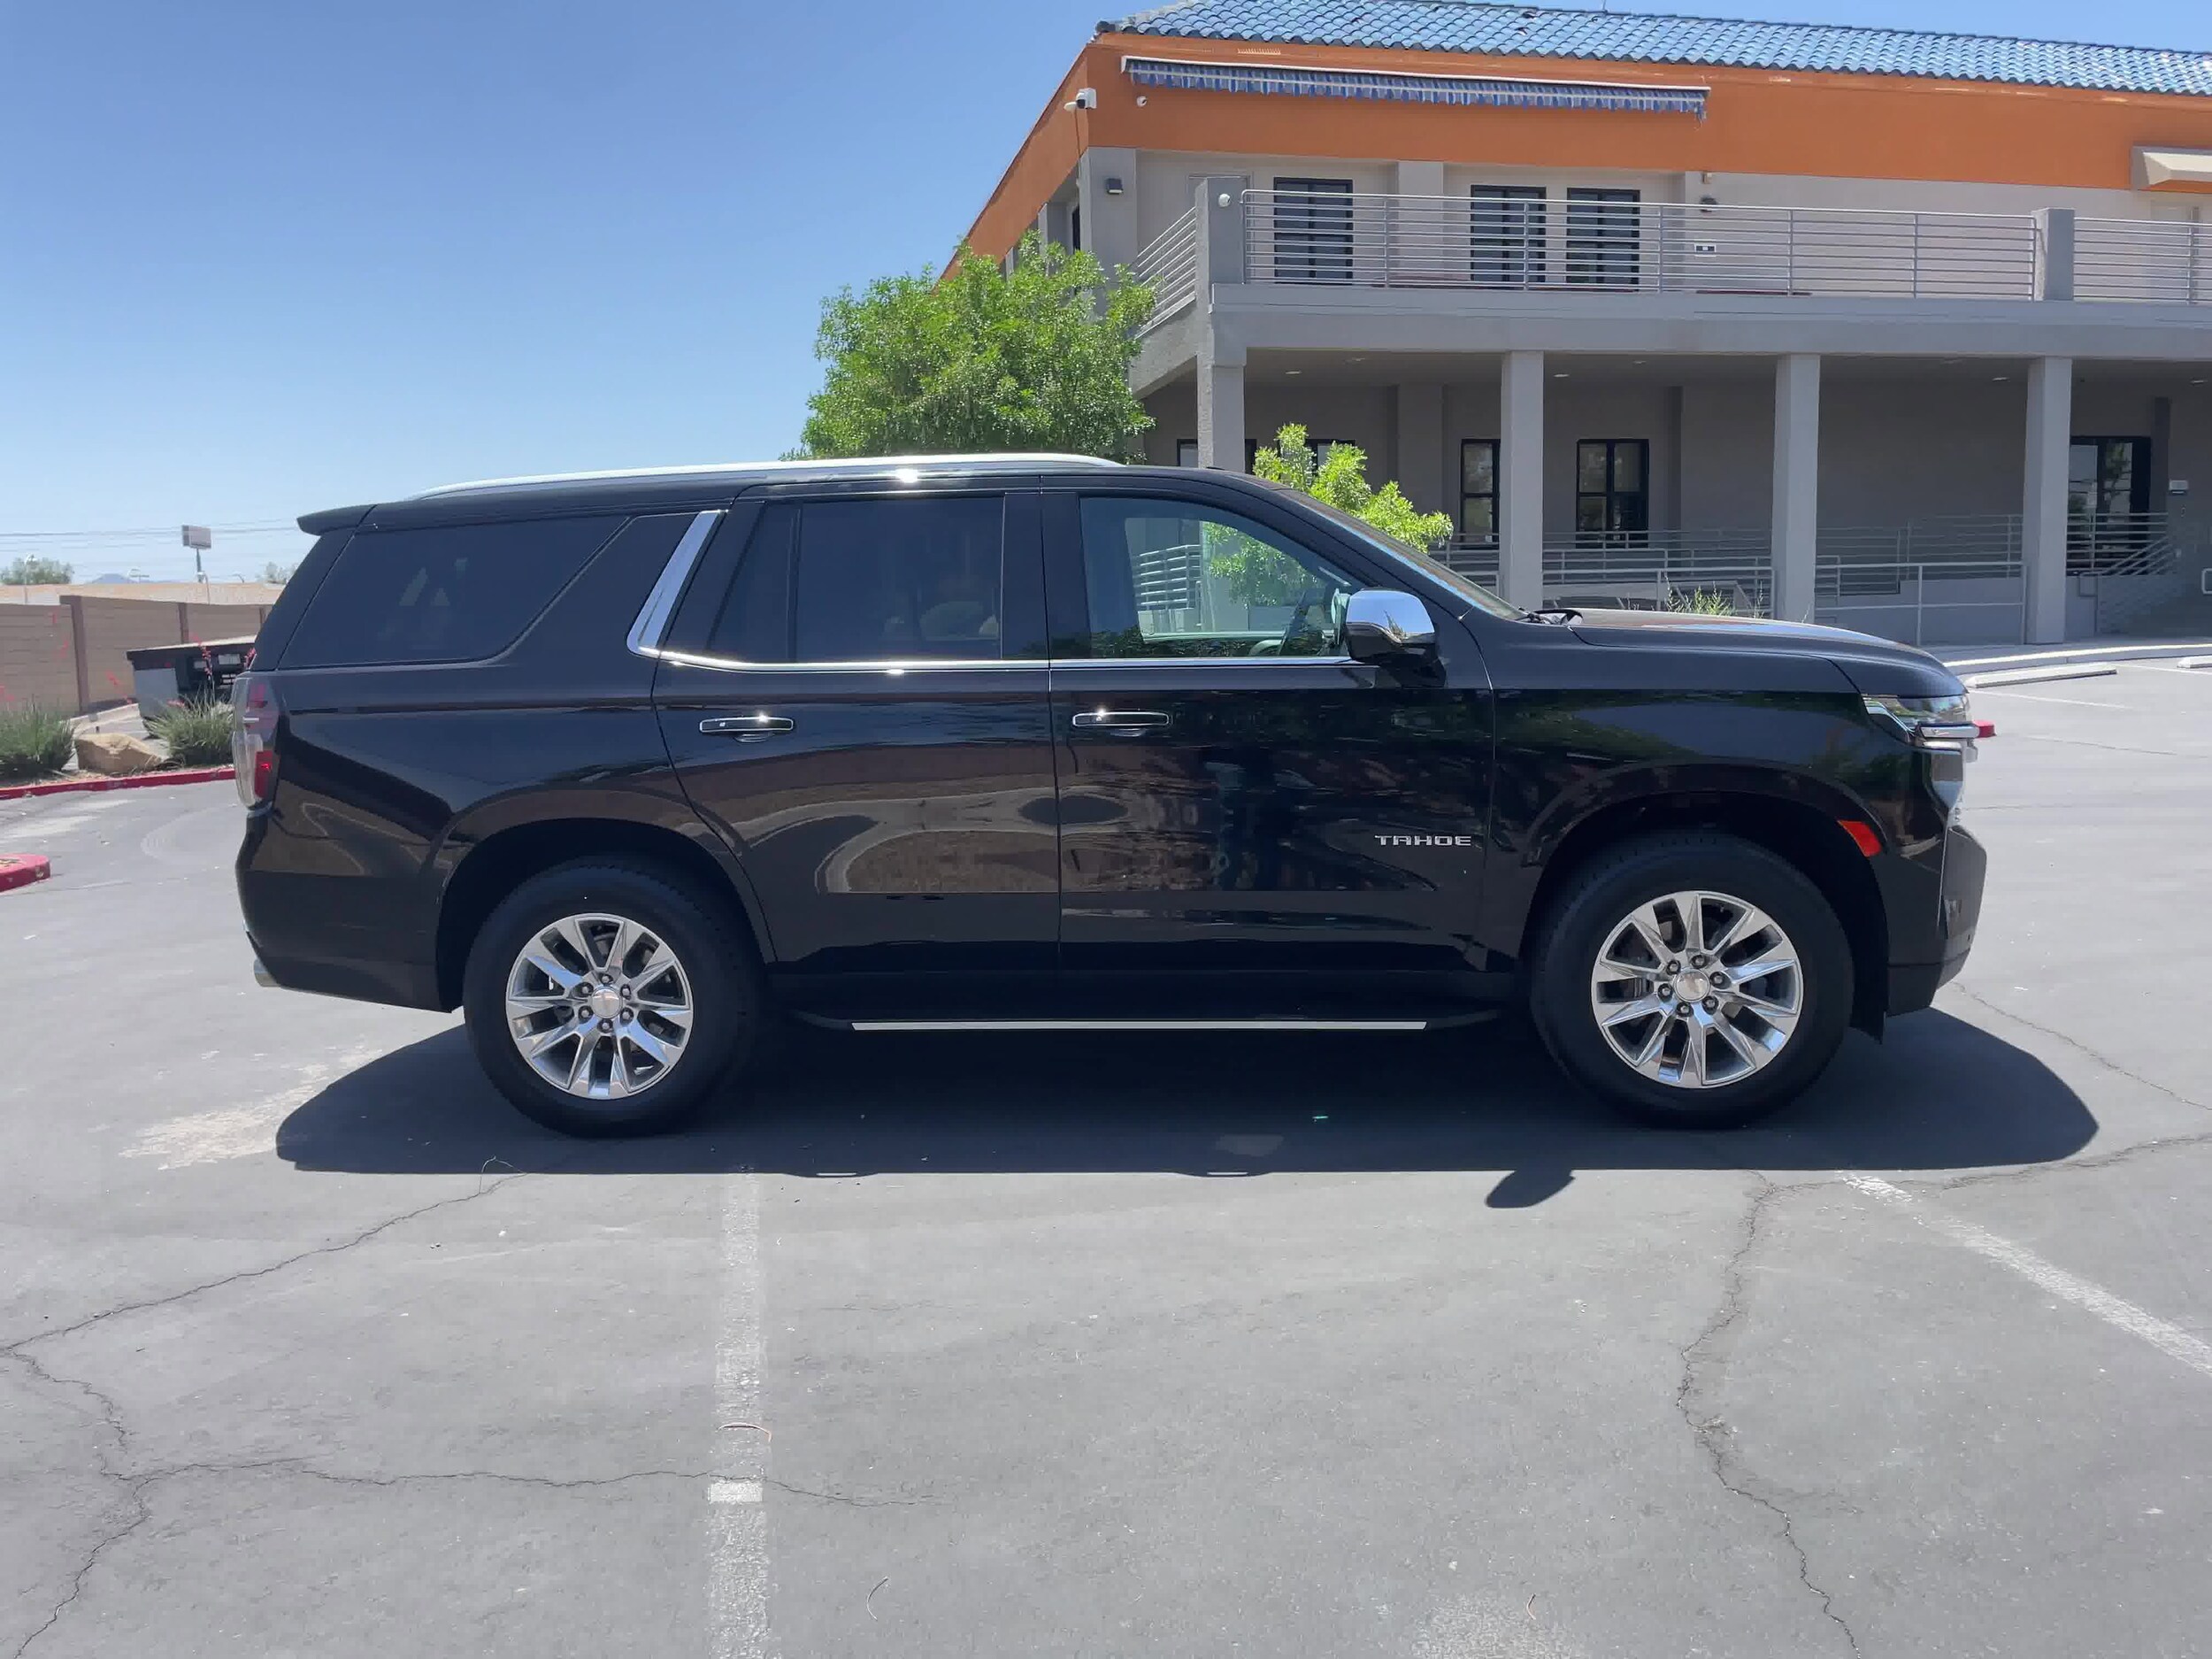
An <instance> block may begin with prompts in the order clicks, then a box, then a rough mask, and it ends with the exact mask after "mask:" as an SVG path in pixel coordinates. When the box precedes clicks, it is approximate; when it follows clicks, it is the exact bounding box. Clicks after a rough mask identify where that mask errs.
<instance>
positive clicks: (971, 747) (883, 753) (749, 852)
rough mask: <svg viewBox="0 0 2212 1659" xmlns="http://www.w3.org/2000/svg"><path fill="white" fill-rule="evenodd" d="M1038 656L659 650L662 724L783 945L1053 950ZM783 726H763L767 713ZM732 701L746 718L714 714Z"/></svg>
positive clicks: (790, 961)
mask: <svg viewBox="0 0 2212 1659" xmlns="http://www.w3.org/2000/svg"><path fill="white" fill-rule="evenodd" d="M1045 692H1046V675H1045V669H1044V665H1043V664H1034V665H1011V664H1010V665H1008V666H1005V667H991V668H983V667H962V668H933V667H927V666H914V667H910V668H906V669H904V670H902V671H883V670H877V671H867V670H857V671H853V672H791V671H783V672H778V671H776V670H773V669H752V670H726V669H717V668H707V667H700V666H696V665H693V664H677V663H668V664H663V665H662V669H661V673H660V679H659V680H658V682H657V687H656V692H655V695H656V701H657V704H658V706H659V712H660V720H661V730H662V733H664V736H665V737H666V739H667V742H668V749H669V753H670V755H671V756H672V757H673V759H674V761H675V764H676V767H677V772H678V775H679V776H680V778H681V779H682V780H683V783H684V788H685V790H686V792H687V794H688V795H690V797H691V800H692V803H693V804H694V805H695V807H697V809H698V810H699V811H700V813H701V814H702V816H703V817H704V818H706V819H707V820H708V821H709V822H710V824H712V825H713V826H714V827H715V828H716V829H717V830H718V831H719V832H720V833H722V834H723V835H725V836H726V838H727V839H728V841H729V842H730V844H731V846H732V847H733V848H734V849H736V850H737V852H738V854H739V856H741V858H742V859H743V861H744V864H745V868H746V871H747V873H748V874H749V877H750V878H751V880H752V883H753V887H754V890H755V892H756V893H757V895H758V896H759V900H760V903H761V906H762V910H763V912H764V915H765V916H766V918H767V922H768V928H769V933H770V935H771V940H772V946H773V949H774V952H775V956H776V959H777V961H778V963H779V964H780V965H781V966H782V967H785V968H787V969H790V970H794V971H797V972H829V971H847V972H914V971H921V970H961V969H979V970H980V969H1025V970H1047V969H1049V968H1050V967H1051V966H1052V965H1053V940H1054V935H1055V933H1056V926H1057V918H1056V910H1057V905H1058V898H1059V894H1058V883H1057V876H1056V864H1057V854H1058V838H1057V836H1056V833H1055V831H1054V828H1053V821H1052V820H1053V778H1052V754H1051V747H1050V743H1049V741H1048V730H1047V726H1046V723H1045V722H1046V715H1045V710H1046V699H1045ZM763 716H765V717H767V718H771V719H787V720H789V721H790V722H791V726H790V727H789V729H788V730H787V731H782V732H778V733H771V734H768V735H764V736H761V737H758V738H755V737H753V736H752V734H751V733H750V732H749V731H747V730H746V729H745V726H749V725H750V724H751V723H752V722H754V721H756V720H757V719H758V718H760V717H763ZM730 719H735V720H738V721H741V722H742V723H744V725H741V726H740V727H739V729H738V731H737V732H735V733H716V732H705V731H703V730H702V729H701V728H702V726H707V725H711V724H714V723H716V722H718V721H723V720H730Z"/></svg>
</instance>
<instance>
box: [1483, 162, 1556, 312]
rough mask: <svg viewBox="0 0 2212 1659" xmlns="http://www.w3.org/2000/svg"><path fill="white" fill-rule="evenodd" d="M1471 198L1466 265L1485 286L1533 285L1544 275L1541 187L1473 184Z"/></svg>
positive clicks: (1542, 192)
mask: <svg viewBox="0 0 2212 1659" xmlns="http://www.w3.org/2000/svg"><path fill="white" fill-rule="evenodd" d="M1468 195H1469V196H1470V198H1471V206H1470V210H1469V211H1470V219H1469V230H1468V242H1467V248H1468V270H1469V273H1470V274H1471V276H1472V277H1473V278H1474V280H1475V281H1476V282H1477V284H1479V286H1481V287H1484V288H1535V287H1538V286H1540V284H1541V283H1542V282H1543V280H1544V265H1545V258H1544V256H1545V247H1544V238H1545V229H1544V227H1545V224H1546V208H1545V205H1544V187H1543V186H1542V185H1540V184H1477V185H1471V186H1470V187H1469V188H1468Z"/></svg>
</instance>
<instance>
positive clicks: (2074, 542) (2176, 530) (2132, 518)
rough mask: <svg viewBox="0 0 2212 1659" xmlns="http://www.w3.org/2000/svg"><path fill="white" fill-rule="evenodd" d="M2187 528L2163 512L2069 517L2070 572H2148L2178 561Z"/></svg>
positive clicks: (2080, 513)
mask: <svg viewBox="0 0 2212 1659" xmlns="http://www.w3.org/2000/svg"><path fill="white" fill-rule="evenodd" d="M2186 534H2188V532H2187V530H2186V529H2185V527H2184V526H2180V525H2178V524H2177V523H2176V521H2175V520H2174V519H2173V518H2171V517H2170V516H2169V515H2167V514H2165V513H2162V512H2085V511H2081V510H2080V509H2079V508H2076V509H2074V510H2072V511H2070V512H2069V513H2068V514H2067V516H2066V569H2067V572H2068V573H2069V574H2070V575H2075V576H2096V575H2103V574H2107V573H2109V574H2114V575H2127V574H2135V575H2147V574H2149V573H2151V572H2156V571H2160V570H2163V569H2165V568H2166V567H2167V566H2169V565H2171V564H2172V563H2173V560H2174V553H2175V549H2176V547H2177V541H2179V540H2180V539H2182V538H2184V537H2185V536H2186Z"/></svg>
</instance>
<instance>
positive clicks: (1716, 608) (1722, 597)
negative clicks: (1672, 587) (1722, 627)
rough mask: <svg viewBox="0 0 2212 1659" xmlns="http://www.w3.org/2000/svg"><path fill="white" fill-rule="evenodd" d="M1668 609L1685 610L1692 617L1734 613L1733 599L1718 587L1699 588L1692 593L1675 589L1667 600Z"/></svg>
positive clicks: (1727, 615) (1719, 615)
mask: <svg viewBox="0 0 2212 1659" xmlns="http://www.w3.org/2000/svg"><path fill="white" fill-rule="evenodd" d="M1667 609H1668V610H1670V611H1687V612H1689V614H1690V615H1692V616H1694V617H1732V616H1734V615H1735V614H1736V603H1735V600H1734V599H1733V598H1732V596H1731V595H1728V594H1727V593H1726V592H1724V591H1723V590H1722V589H1720V588H1699V589H1697V590H1696V591H1695V592H1694V593H1683V592H1681V591H1680V590H1677V591H1676V592H1675V594H1674V595H1673V596H1672V597H1671V598H1670V599H1669V600H1668V601H1667Z"/></svg>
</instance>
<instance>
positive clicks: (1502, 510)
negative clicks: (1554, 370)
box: [1498, 351, 1544, 611]
mask: <svg viewBox="0 0 2212 1659" xmlns="http://www.w3.org/2000/svg"><path fill="white" fill-rule="evenodd" d="M1498 589H1499V591H1500V592H1501V593H1502V594H1503V595H1505V597H1506V598H1508V599H1509V600H1511V601H1512V602H1513V603H1515V604H1517V605H1525V606H1527V607H1528V608H1529V609H1530V610H1532V611H1533V610H1535V609H1536V608H1537V607H1538V606H1539V605H1541V604H1542V603H1544V354H1543V353H1542V352H1540V351H1509V352H1507V353H1506V354H1505V361H1504V365H1503V372H1502V373H1501V375H1500V376H1499V382H1498Z"/></svg>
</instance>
